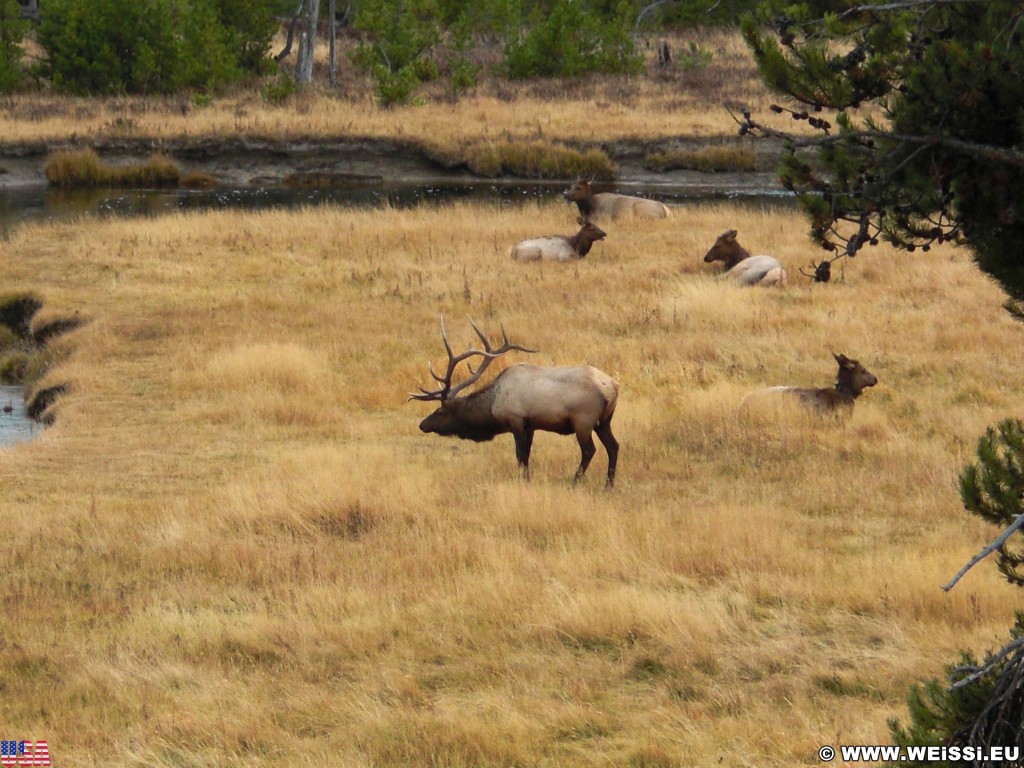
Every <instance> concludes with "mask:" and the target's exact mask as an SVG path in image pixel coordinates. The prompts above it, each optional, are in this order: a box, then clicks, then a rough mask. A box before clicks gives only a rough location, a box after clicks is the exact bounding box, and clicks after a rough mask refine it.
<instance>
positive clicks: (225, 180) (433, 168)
mask: <svg viewBox="0 0 1024 768" xmlns="http://www.w3.org/2000/svg"><path fill="white" fill-rule="evenodd" d="M741 143H742V146H745V147H747V148H749V149H751V150H753V151H754V152H755V154H756V156H757V170H756V171H754V172H750V173H701V172H697V171H667V172H659V171H652V170H649V169H646V168H645V167H644V165H643V161H644V158H645V157H646V156H647V155H648V154H651V153H654V152H668V151H671V150H677V149H701V148H704V147H708V146H729V145H736V146H739V145H740V144H741ZM599 146H600V149H602V150H604V152H605V153H606V154H607V155H608V156H609V157H610V158H611V159H612V160H613V161H614V162H615V163H616V164H617V165H618V166H619V173H618V176H617V178H616V182H615V183H616V184H622V185H628V184H644V185H648V186H650V185H659V184H665V185H668V186H685V185H694V186H701V187H707V188H709V189H723V190H735V191H738V192H743V191H744V190H747V189H761V190H763V189H774V188H777V187H778V181H777V179H776V176H775V173H774V168H775V161H776V159H777V157H778V153H779V145H778V144H777V143H773V142H770V141H767V140H756V141H755V140H743V139H738V138H732V137H721V138H710V139H691V138H685V137H676V138H667V139H660V140H657V141H632V140H620V141H614V142H606V143H604V144H601V145H599ZM86 148H91V149H93V150H95V151H96V152H97V154H99V155H100V157H102V158H103V159H104V160H106V161H108V162H112V163H131V162H142V161H144V160H146V159H148V158H149V157H150V156H151V155H153V154H155V153H162V154H166V155H168V156H170V157H171V158H173V159H174V160H175V161H176V162H177V163H178V164H179V165H180V166H181V169H182V171H183V172H184V173H189V172H193V171H202V172H205V173H207V174H209V175H211V176H212V177H214V178H215V179H216V180H217V181H218V182H219V183H220V184H223V185H224V186H231V187H279V186H284V185H286V184H302V183H310V184H322V185H330V184H350V183H376V182H394V181H402V182H413V183H415V182H422V183H430V182H435V181H449V182H451V181H460V180H464V181H478V180H479V179H480V177H479V176H476V175H474V174H473V173H471V172H470V171H469V169H468V168H467V167H466V166H465V164H463V163H458V162H451V161H446V160H443V159H441V158H438V157H436V156H435V155H433V154H432V153H430V152H429V151H428V150H427V149H425V148H424V147H422V146H420V145H418V144H415V143H412V142H401V141H393V140H389V139H373V138H346V139H330V140H325V139H309V140H301V141H293V142H287V143H283V142H275V141H268V140H262V139H237V138H232V139H198V140H180V141H171V140H161V141H154V140H148V139H123V140H118V139H102V140H96V141H93V142H90V143H84V142H79V143H61V144H46V143H43V142H37V143H35V142H34V143H21V144H4V143H2V142H0V190H4V189H17V188H23V187H28V186H37V185H45V184H46V183H47V182H46V175H45V166H46V161H47V158H48V157H49V155H50V153H52V152H55V151H58V150H71V149H86ZM577 148H578V149H582V150H585V149H589V148H591V147H590V146H584V145H581V146H579V147H577Z"/></svg>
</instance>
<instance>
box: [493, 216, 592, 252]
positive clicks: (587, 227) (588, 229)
mask: <svg viewBox="0 0 1024 768" xmlns="http://www.w3.org/2000/svg"><path fill="white" fill-rule="evenodd" d="M580 223H581V224H582V225H583V226H582V227H580V231H579V232H577V233H576V234H575V235H572V236H565V235H548V236H547V237H536V238H533V239H532V240H522V241H520V242H518V243H516V244H515V245H513V246H512V247H511V248H509V249H508V255H509V257H510V258H511V259H512V260H513V261H541V260H543V261H574V260H576V259H582V258H583V257H584V256H586V255H587V254H588V253H590V249H591V247H592V246H593V245H594V243H595V242H597V241H598V240H604V238H605V237H606V234H605V232H604V231H603V230H601V229H599V228H598V227H596V226H594V224H592V223H590V222H589V221H583V220H582V219H581V220H580Z"/></svg>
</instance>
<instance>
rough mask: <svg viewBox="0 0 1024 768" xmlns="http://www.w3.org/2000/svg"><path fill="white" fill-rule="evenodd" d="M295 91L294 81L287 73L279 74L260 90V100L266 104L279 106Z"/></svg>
mask: <svg viewBox="0 0 1024 768" xmlns="http://www.w3.org/2000/svg"><path fill="white" fill-rule="evenodd" d="M295 90H296V87H295V80H294V79H293V78H292V77H291V76H290V75H288V74H287V73H285V72H279V73H278V75H277V77H275V78H274V79H273V80H271V81H270V82H268V83H267V84H266V85H264V86H263V87H262V88H260V98H261V99H263V101H265V102H266V103H267V104H274V105H279V104H283V103H284V102H286V101H287V100H288V99H289V98H291V97H292V96H293V95H294V94H295Z"/></svg>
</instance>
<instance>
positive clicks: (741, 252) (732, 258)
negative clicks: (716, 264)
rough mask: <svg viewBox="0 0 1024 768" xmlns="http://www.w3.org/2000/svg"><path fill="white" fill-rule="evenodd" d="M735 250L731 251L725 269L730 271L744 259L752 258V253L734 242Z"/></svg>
mask: <svg viewBox="0 0 1024 768" xmlns="http://www.w3.org/2000/svg"><path fill="white" fill-rule="evenodd" d="M733 246H734V247H733V248H732V249H731V250H730V251H729V255H728V258H726V260H725V269H726V270H727V271H728V270H730V269H732V268H733V267H735V266H736V265H737V264H739V263H740V262H741V261H743V260H744V259H749V258H750V251H748V250H747V249H746V248H744V247H743V246H742V245H740V244H739V243H737V242H733Z"/></svg>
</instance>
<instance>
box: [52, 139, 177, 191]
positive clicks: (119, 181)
mask: <svg viewBox="0 0 1024 768" xmlns="http://www.w3.org/2000/svg"><path fill="white" fill-rule="evenodd" d="M180 178H181V171H180V170H179V169H178V166H177V164H176V163H175V162H174V160H172V159H171V158H169V157H167V156H166V155H159V154H158V155H153V156H152V157H150V158H149V160H147V161H146V162H144V163H133V164H131V165H126V166H120V165H113V164H111V163H107V162H105V161H103V160H101V159H100V157H99V155H97V154H96V152H95V150H92V149H83V150H71V151H60V152H54V153H53V154H51V155H50V157H49V159H48V160H47V161H46V179H47V181H49V182H50V185H51V186H55V187H64V188H69V189H73V188H77V187H167V186H176V185H177V184H178V181H179V179H180Z"/></svg>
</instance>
